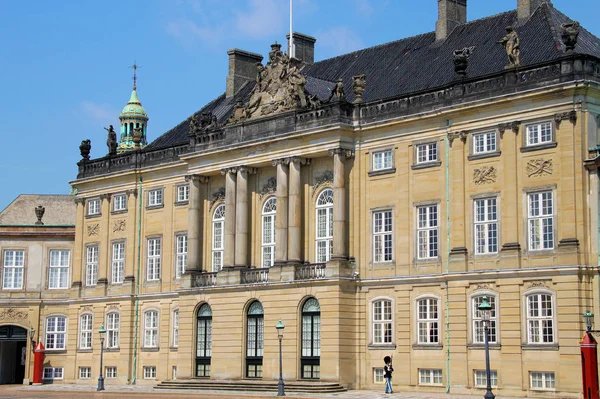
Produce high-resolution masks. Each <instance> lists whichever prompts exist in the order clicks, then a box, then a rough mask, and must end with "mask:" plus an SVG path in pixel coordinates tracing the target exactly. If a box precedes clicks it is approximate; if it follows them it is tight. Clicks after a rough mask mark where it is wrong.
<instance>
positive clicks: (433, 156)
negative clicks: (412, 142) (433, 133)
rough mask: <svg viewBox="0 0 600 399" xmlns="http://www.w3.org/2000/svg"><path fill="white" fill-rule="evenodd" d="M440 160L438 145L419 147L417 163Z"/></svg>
mask: <svg viewBox="0 0 600 399" xmlns="http://www.w3.org/2000/svg"><path fill="white" fill-rule="evenodd" d="M437 160H438V153H437V143H427V144H419V145H417V163H418V164H419V163H427V162H435V161H437Z"/></svg>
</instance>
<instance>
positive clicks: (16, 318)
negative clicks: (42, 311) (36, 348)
mask: <svg viewBox="0 0 600 399" xmlns="http://www.w3.org/2000/svg"><path fill="white" fill-rule="evenodd" d="M28 318H29V314H28V312H27V309H22V310H21V309H16V308H8V309H4V310H2V311H1V312H0V322H9V321H10V322H21V323H22V322H23V321H26V320H27V319H28Z"/></svg>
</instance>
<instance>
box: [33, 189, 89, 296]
mask: <svg viewBox="0 0 600 399" xmlns="http://www.w3.org/2000/svg"><path fill="white" fill-rule="evenodd" d="M75 218H76V219H75V242H74V243H73V274H72V275H71V297H72V298H77V297H79V295H80V293H81V264H82V262H81V256H82V255H81V252H82V248H83V230H84V225H85V199H84V198H75ZM42 286H43V282H42Z"/></svg>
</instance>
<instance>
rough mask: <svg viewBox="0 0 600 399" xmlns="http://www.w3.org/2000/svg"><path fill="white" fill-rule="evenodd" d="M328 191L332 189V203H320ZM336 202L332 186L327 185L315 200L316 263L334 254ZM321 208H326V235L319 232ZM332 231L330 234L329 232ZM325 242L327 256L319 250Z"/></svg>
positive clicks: (324, 260) (327, 259)
mask: <svg viewBox="0 0 600 399" xmlns="http://www.w3.org/2000/svg"><path fill="white" fill-rule="evenodd" d="M326 191H331V198H332V200H331V203H329V202H327V203H324V204H319V201H320V199H321V196H324V194H325V192H326ZM334 203H335V199H334V191H333V188H331V187H325V188H324V189H322V190H321V191H320V192H319V194H318V195H317V200H316V201H315V261H316V263H325V262H328V261H330V260H331V257H332V255H333V206H334ZM320 210H325V213H324V217H325V219H324V221H325V229H324V230H325V231H326V232H327V234H325V235H324V236H320V233H319V218H320V216H321V215H319V211H320ZM329 233H330V234H329ZM321 243H324V244H325V246H324V250H325V257H321V256H320V255H321V254H320V252H319V245H320V244H321Z"/></svg>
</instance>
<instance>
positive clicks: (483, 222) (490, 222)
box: [472, 194, 501, 256]
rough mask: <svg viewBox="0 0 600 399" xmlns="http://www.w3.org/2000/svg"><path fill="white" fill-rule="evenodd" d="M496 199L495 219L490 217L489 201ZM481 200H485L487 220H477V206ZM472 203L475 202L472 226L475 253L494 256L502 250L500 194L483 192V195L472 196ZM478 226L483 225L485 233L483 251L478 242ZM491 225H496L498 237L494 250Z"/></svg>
mask: <svg viewBox="0 0 600 399" xmlns="http://www.w3.org/2000/svg"><path fill="white" fill-rule="evenodd" d="M492 200H493V201H494V207H495V219H488V216H489V209H490V205H489V201H492ZM480 202H484V216H485V220H477V216H478V212H477V207H478V203H480ZM472 203H473V207H472V210H473V218H472V220H473V224H472V228H473V253H474V255H475V256H493V255H498V253H499V252H500V233H501V226H500V208H501V207H500V206H499V196H498V195H497V194H489V195H488V194H483V195H477V196H474V197H472ZM478 226H483V227H482V228H483V233H484V241H485V244H484V245H483V246H484V247H485V250H484V251H483V252H480V245H479V243H478ZM491 226H495V238H496V243H495V246H496V249H495V251H492V250H491V249H493V244H491V243H490V227H491Z"/></svg>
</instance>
